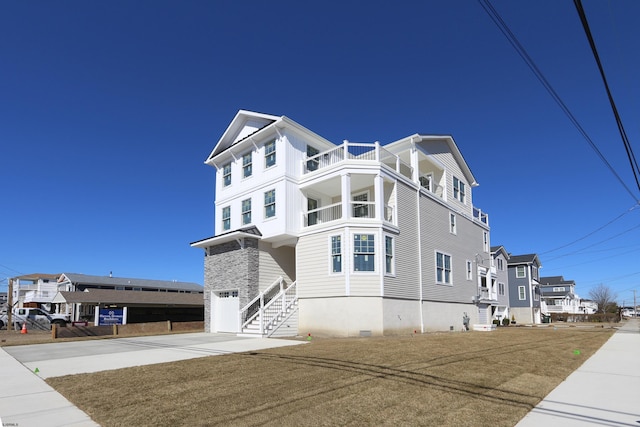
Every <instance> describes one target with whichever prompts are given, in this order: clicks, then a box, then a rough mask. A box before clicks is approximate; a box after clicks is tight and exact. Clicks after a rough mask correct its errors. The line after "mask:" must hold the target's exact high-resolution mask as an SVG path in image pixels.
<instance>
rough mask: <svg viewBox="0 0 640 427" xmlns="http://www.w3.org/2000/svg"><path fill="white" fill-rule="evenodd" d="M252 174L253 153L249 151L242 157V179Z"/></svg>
mask: <svg viewBox="0 0 640 427" xmlns="http://www.w3.org/2000/svg"><path fill="white" fill-rule="evenodd" d="M252 174H253V153H252V152H251V151H250V152H248V153H247V154H245V155H244V156H242V177H243V178H249V177H250V176H251V175H252Z"/></svg>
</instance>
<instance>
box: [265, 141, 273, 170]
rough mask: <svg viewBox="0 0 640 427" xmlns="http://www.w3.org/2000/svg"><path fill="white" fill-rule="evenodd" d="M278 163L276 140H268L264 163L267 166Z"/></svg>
mask: <svg viewBox="0 0 640 427" xmlns="http://www.w3.org/2000/svg"><path fill="white" fill-rule="evenodd" d="M275 164H276V142H275V141H271V142H267V143H266V144H265V145H264V165H265V167H267V168H270V167H271V166H273V165H275Z"/></svg>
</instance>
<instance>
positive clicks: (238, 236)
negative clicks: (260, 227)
mask: <svg viewBox="0 0 640 427" xmlns="http://www.w3.org/2000/svg"><path fill="white" fill-rule="evenodd" d="M244 238H252V239H258V240H260V239H262V236H261V235H259V234H255V233H249V232H247V231H244V230H238V231H232V232H231V233H225V234H221V235H219V236H213V237H208V238H206V239H202V240H198V241H197V242H193V243H191V247H192V248H202V249H207V248H208V247H209V246H217V245H221V244H223V243H227V242H233V241H237V242H239V243H240V245H241V246H242V243H241V242H242V239H244Z"/></svg>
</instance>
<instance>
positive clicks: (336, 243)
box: [331, 236, 342, 273]
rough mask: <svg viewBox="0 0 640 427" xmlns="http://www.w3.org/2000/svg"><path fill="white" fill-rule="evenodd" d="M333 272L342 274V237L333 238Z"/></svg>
mask: <svg viewBox="0 0 640 427" xmlns="http://www.w3.org/2000/svg"><path fill="white" fill-rule="evenodd" d="M331 272H332V273H341V272H342V236H331Z"/></svg>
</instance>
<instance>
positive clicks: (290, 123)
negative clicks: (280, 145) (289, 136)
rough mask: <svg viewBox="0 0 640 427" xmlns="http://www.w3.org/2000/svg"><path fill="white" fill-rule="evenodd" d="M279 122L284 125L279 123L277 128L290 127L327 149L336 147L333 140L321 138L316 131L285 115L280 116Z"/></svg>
mask: <svg viewBox="0 0 640 427" xmlns="http://www.w3.org/2000/svg"><path fill="white" fill-rule="evenodd" d="M280 122H281V123H282V124H283V125H284V126H280V125H279V126H278V127H279V128H288V129H290V130H292V131H294V132H297V133H300V134H302V136H305V137H308V138H311V139H312V140H314V141H315V142H319V143H321V144H323V145H325V146H326V149H327V150H330V149H332V148H336V147H337V145H336V144H334V143H333V142H331V141H329V140H328V139H326V138H323V137H322V136H320V135H318V134H317V133H315V132H313V131H312V130H309V129H307V128H306V127H304V126H302V125H301V124H299V123H297V122H295V121H293V120H291V119H290V118H289V117H287V116H282V117H281V120H280ZM274 124H275V123H274Z"/></svg>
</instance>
